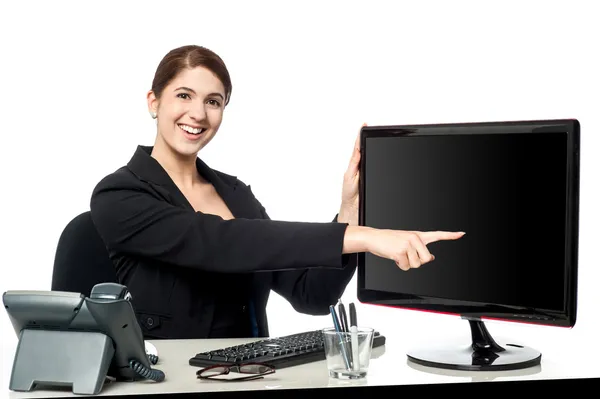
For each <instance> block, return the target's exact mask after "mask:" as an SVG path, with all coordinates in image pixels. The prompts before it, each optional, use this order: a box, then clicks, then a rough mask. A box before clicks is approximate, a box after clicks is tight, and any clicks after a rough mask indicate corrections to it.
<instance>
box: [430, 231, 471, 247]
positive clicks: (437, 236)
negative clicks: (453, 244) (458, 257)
mask: <svg viewBox="0 0 600 399" xmlns="http://www.w3.org/2000/svg"><path fill="white" fill-rule="evenodd" d="M419 235H420V236H421V240H422V241H423V243H424V244H425V245H427V244H430V243H432V242H435V241H442V240H458V239H459V238H461V237H462V236H464V235H465V232H464V231H424V232H420V233H419Z"/></svg>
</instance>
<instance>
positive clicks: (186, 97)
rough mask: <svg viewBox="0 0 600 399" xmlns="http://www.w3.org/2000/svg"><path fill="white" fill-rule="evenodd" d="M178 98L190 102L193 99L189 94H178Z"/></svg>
mask: <svg viewBox="0 0 600 399" xmlns="http://www.w3.org/2000/svg"><path fill="white" fill-rule="evenodd" d="M177 97H179V98H183V99H184V100H189V99H191V97H190V95H189V94H187V93H177Z"/></svg>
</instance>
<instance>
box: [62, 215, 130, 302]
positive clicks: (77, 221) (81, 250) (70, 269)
mask: <svg viewBox="0 0 600 399" xmlns="http://www.w3.org/2000/svg"><path fill="white" fill-rule="evenodd" d="M108 282H112V283H117V282H118V281H117V275H116V271H115V268H114V266H113V264H112V261H111V260H110V258H109V256H108V251H107V250H106V247H105V245H104V242H103V241H102V239H101V238H100V236H99V235H98V232H97V231H96V228H95V226H94V223H93V222H92V216H91V214H90V211H86V212H83V213H81V214H79V215H77V216H76V217H75V218H73V220H71V221H70V222H69V223H68V224H67V226H66V227H65V229H64V230H63V232H62V234H61V236H60V238H59V240H58V245H57V248H56V255H55V258H54V269H53V271H52V288H51V289H52V291H69V292H80V293H82V294H84V295H85V296H89V295H90V292H91V290H92V288H93V287H94V286H95V285H96V284H98V283H108Z"/></svg>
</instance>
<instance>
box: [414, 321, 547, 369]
mask: <svg viewBox="0 0 600 399" xmlns="http://www.w3.org/2000/svg"><path fill="white" fill-rule="evenodd" d="M469 325H470V327H471V338H472V343H471V346H470V347H464V348H455V349H452V348H448V347H447V346H445V347H442V348H424V349H421V350H416V351H412V352H409V353H408V354H407V356H408V359H409V360H410V361H412V362H414V363H417V364H420V365H423V366H427V367H436V368H444V369H452V370H467V371H500V370H517V369H523V368H528V367H534V366H537V365H539V364H540V363H541V360H542V354H541V353H540V352H538V351H536V350H535V349H532V348H528V347H525V346H521V345H517V344H504V345H503V346H501V345H498V344H497V343H496V342H495V341H494V339H493V338H492V336H491V335H490V333H489V332H488V330H487V328H486V327H485V325H484V324H483V322H482V321H481V320H469Z"/></svg>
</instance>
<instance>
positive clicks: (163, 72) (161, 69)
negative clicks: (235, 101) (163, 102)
mask: <svg viewBox="0 0 600 399" xmlns="http://www.w3.org/2000/svg"><path fill="white" fill-rule="evenodd" d="M199 66H201V67H205V68H207V69H209V70H210V71H211V72H212V73H214V74H215V75H216V76H217V78H219V80H220V81H221V83H222V84H223V87H224V88H225V105H227V104H228V103H229V98H230V97H231V78H230V77H229V71H227V67H226V66H225V63H224V62H223V60H222V59H221V57H219V56H218V55H217V54H215V53H214V52H213V51H211V50H209V49H207V48H205V47H202V46H196V45H188V46H182V47H178V48H176V49H173V50H171V51H169V52H168V53H167V55H165V56H164V58H163V59H162V60H161V61H160V63H159V64H158V68H156V73H155V74H154V80H153V81H152V91H153V92H154V95H155V96H156V98H160V96H161V95H162V92H163V90H164V89H165V86H166V85H168V84H169V82H170V81H171V80H172V79H174V78H175V76H177V74H178V73H179V72H181V71H182V70H183V69H186V68H196V67H199Z"/></svg>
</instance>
